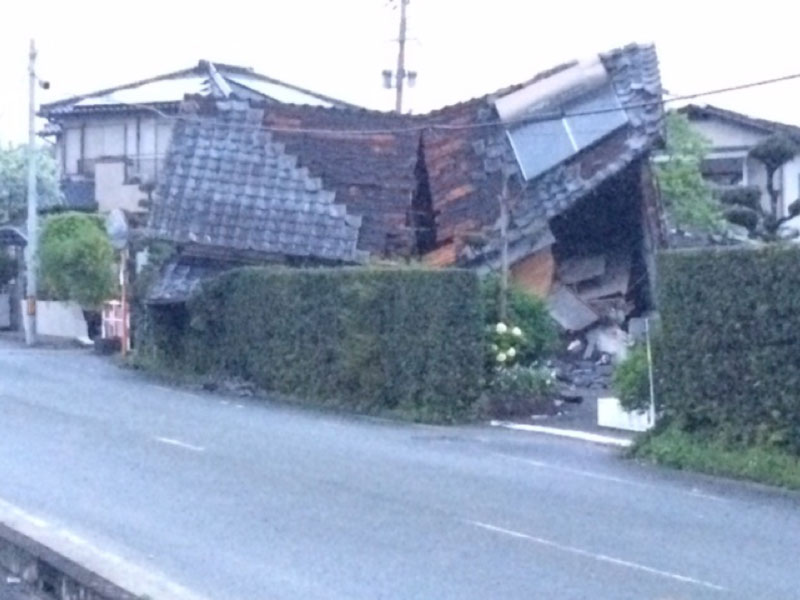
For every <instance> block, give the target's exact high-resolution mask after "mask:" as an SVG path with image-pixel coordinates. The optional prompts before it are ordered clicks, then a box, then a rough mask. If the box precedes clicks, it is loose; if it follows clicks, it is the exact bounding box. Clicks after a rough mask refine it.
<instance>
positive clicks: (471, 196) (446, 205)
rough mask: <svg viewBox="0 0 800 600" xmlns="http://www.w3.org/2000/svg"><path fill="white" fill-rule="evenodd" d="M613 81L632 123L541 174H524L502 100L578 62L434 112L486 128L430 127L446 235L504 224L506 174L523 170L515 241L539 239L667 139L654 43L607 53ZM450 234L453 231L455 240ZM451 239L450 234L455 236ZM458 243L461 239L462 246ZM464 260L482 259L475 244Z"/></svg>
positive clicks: (432, 167)
mask: <svg viewBox="0 0 800 600" xmlns="http://www.w3.org/2000/svg"><path fill="white" fill-rule="evenodd" d="M600 60H601V62H602V64H603V66H604V67H605V70H606V71H607V72H608V75H609V78H610V81H611V85H612V86H613V90H614V92H615V93H616V96H617V98H618V101H619V103H620V105H621V107H622V108H623V109H624V111H625V113H626V115H627V120H628V122H627V124H626V125H624V126H623V127H620V128H618V129H617V130H615V131H613V132H611V133H610V134H609V135H607V136H605V137H604V138H602V139H601V140H599V141H597V142H595V143H593V144H592V145H590V146H588V147H586V148H585V149H581V151H579V152H576V153H574V154H572V155H571V156H569V157H568V158H567V159H566V160H564V161H562V162H560V163H559V164H557V165H556V166H555V167H553V168H550V169H548V170H547V171H545V172H544V173H542V174H540V175H539V176H537V177H535V178H533V179H530V180H528V181H525V180H524V177H522V176H520V168H519V165H518V164H517V160H516V159H515V156H514V151H513V148H512V147H511V144H510V143H509V140H508V136H507V128H506V127H505V126H504V125H503V124H501V123H498V121H497V111H496V110H495V108H494V106H493V104H494V101H495V100H496V98H498V97H503V96H506V95H508V94H509V93H513V92H515V91H517V90H519V89H520V88H521V87H523V86H525V85H530V84H532V83H537V82H538V81H542V80H544V79H547V78H549V77H552V76H553V75H556V74H558V73H560V72H562V71H565V70H566V69H568V68H570V67H571V66H573V65H574V63H571V64H567V65H562V66H560V67H557V68H556V69H554V70H551V71H549V72H547V73H545V74H543V75H540V76H538V77H537V78H535V79H534V80H532V81H531V82H528V83H526V84H522V85H521V86H514V87H512V88H507V89H505V90H501V91H499V92H497V93H495V94H492V95H490V96H487V97H485V98H480V99H477V100H472V101H469V102H467V103H463V104H461V105H456V106H454V107H449V108H446V109H444V110H442V111H439V112H438V114H436V115H434V117H436V118H437V120H438V121H439V122H443V123H449V124H453V123H455V124H457V125H463V126H467V125H479V124H485V126H484V127H473V128H467V127H465V128H463V129H460V130H457V131H451V130H439V131H433V132H432V133H426V137H425V139H424V144H425V148H426V158H427V160H428V170H429V174H430V179H431V189H432V191H433V194H434V195H433V204H434V208H435V210H436V211H437V214H438V216H437V219H438V221H437V225H438V226H439V227H440V228H441V229H440V232H439V233H440V238H439V241H440V243H441V242H445V241H454V242H456V243H457V242H458V234H459V233H460V231H463V230H467V231H468V230H470V229H472V230H474V229H480V228H488V229H489V230H490V231H492V230H494V231H496V230H497V228H498V224H497V221H498V217H499V205H498V202H497V198H498V195H499V194H500V191H501V186H502V175H501V172H502V171H503V170H506V172H509V171H510V172H512V173H516V175H517V177H516V179H517V181H519V182H520V187H521V190H519V192H518V193H517V194H516V199H515V202H513V203H512V204H511V215H510V219H511V223H510V228H509V231H510V235H511V240H512V244H513V243H514V241H516V242H517V243H518V244H519V245H521V247H518V248H517V252H519V253H521V254H524V253H525V246H526V245H535V244H536V243H537V241H538V239H539V236H540V234H541V232H542V230H543V229H545V228H546V225H547V221H548V220H549V219H550V218H552V217H554V216H556V215H558V214H561V213H563V212H564V211H566V210H567V209H569V208H570V207H571V206H573V205H574V204H575V203H576V202H577V200H579V199H580V198H582V197H584V196H586V195H587V194H588V193H589V192H591V191H592V190H594V189H596V188H597V187H598V186H599V185H600V184H601V183H602V182H604V181H606V180H607V179H608V178H609V177H612V176H614V175H616V174H618V173H620V172H621V171H622V170H623V169H624V168H625V167H626V166H628V165H629V164H631V163H632V162H633V161H635V160H636V159H638V158H640V157H641V156H643V155H644V154H645V153H646V152H648V151H649V150H650V149H651V148H652V147H653V145H654V144H656V143H657V142H658V140H659V139H660V137H661V126H662V117H663V109H662V104H661V91H662V90H661V80H660V75H659V70H658V58H657V55H656V51H655V47H654V46H652V45H636V44H633V45H629V46H626V47H624V48H620V49H617V50H613V51H611V52H608V53H605V54H601V55H600ZM450 236H453V237H452V238H451V237H450ZM448 238H450V239H449V240H448ZM457 245H458V244H457ZM497 250H498V244H497V239H496V237H495V239H494V242H493V243H492V242H491V241H490V243H489V244H488V245H487V246H483V247H482V248H481V250H480V251H479V252H478V255H479V257H480V258H481V259H485V258H486V257H487V256H491V255H492V253H496V252H497ZM455 252H460V254H461V256H462V258H464V257H466V258H467V259H470V258H478V256H476V255H471V254H470V250H469V249H466V251H461V250H460V249H459V248H456V249H455Z"/></svg>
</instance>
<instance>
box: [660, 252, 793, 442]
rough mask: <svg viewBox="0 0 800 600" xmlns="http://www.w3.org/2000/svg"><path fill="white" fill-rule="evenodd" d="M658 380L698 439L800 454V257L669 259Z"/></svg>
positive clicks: (664, 259) (670, 255)
mask: <svg viewBox="0 0 800 600" xmlns="http://www.w3.org/2000/svg"><path fill="white" fill-rule="evenodd" d="M659 263H660V267H659V269H660V278H661V285H660V290H659V295H660V309H661V315H662V323H663V327H662V332H661V336H660V337H659V340H658V344H657V347H656V353H655V358H656V375H657V383H658V388H659V390H658V392H659V395H660V396H661V398H660V401H661V402H660V404H661V406H662V407H663V409H664V411H665V414H666V416H667V417H669V418H670V419H674V420H675V421H676V422H677V423H678V424H679V425H680V426H681V427H683V428H684V429H687V430H689V431H708V432H711V433H713V434H714V435H718V436H721V437H722V438H724V439H728V440H730V441H734V442H739V443H744V444H768V445H775V446H779V447H784V448H788V449H790V450H791V451H793V452H800V249H798V248H797V247H794V246H782V245H781V246H777V245H774V246H767V247H764V248H760V249H746V248H735V249H730V248H728V249H722V248H718V249H704V250H694V251H679V252H667V253H664V254H662V255H661V256H660V258H659Z"/></svg>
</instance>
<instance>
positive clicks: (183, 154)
mask: <svg viewBox="0 0 800 600" xmlns="http://www.w3.org/2000/svg"><path fill="white" fill-rule="evenodd" d="M216 108H217V110H218V111H219V112H218V114H217V115H215V116H216V119H214V120H211V119H209V120H208V121H203V120H201V119H193V118H189V119H187V120H183V121H180V122H179V123H178V124H177V125H176V129H175V134H174V137H173V142H172V146H171V149H170V153H169V155H168V157H167V163H166V165H167V166H166V173H165V176H164V178H163V180H162V183H161V186H160V188H159V190H158V192H157V193H156V196H155V199H154V203H153V208H152V211H151V214H150V231H151V234H152V235H153V236H154V237H156V238H161V239H166V240H169V241H172V242H176V243H193V244H197V245H202V246H212V247H217V248H227V249H231V250H237V251H247V252H249V253H262V254H282V255H288V256H294V257H302V258H311V259H324V260H335V261H342V262H359V261H361V260H363V259H364V258H365V254H364V253H363V252H361V251H360V250H358V249H357V247H356V245H357V242H358V236H359V228H360V221H359V220H358V219H352V218H350V217H349V216H348V214H347V209H346V207H345V206H343V205H340V204H336V203H335V202H334V200H335V194H333V193H331V192H330V191H328V190H323V189H322V185H321V182H320V180H319V179H318V178H312V177H310V176H309V174H308V170H307V169H304V168H298V167H297V166H296V165H297V159H296V157H293V156H290V155H287V154H285V153H284V152H283V150H282V147H280V145H278V144H276V143H274V142H273V141H272V140H271V138H270V136H269V135H268V134H266V133H265V132H256V133H255V134H252V135H251V134H249V133H246V132H244V131H245V130H243V126H248V125H254V124H255V125H258V124H260V123H261V122H262V119H263V112H262V111H260V110H254V109H252V108H250V107H249V104H248V103H246V102H238V101H234V100H226V101H218V102H216ZM187 116H190V115H187ZM220 119H221V120H222V121H223V124H220ZM212 156H213V160H214V161H215V163H218V169H217V168H216V166H217V165H216V164H215V168H214V169H210V168H208V163H209V159H210V157H212ZM275 158H277V160H274V159H275ZM320 222H325V224H326V227H325V228H324V229H322V228H320V227H319V226H318V224H319V223H320Z"/></svg>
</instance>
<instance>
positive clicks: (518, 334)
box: [511, 327, 522, 337]
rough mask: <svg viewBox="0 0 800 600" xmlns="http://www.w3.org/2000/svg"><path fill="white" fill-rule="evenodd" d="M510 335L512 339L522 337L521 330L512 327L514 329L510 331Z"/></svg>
mask: <svg viewBox="0 0 800 600" xmlns="http://www.w3.org/2000/svg"><path fill="white" fill-rule="evenodd" d="M511 335H513V336H514V337H522V329H520V328H519V327H514V329H512V330H511Z"/></svg>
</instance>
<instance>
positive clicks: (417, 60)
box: [0, 0, 800, 141]
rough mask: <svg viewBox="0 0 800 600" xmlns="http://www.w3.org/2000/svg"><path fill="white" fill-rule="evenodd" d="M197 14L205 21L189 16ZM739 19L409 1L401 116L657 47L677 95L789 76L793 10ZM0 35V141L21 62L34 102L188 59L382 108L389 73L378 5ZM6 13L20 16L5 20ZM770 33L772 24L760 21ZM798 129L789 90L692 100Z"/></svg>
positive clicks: (624, 9)
mask: <svg viewBox="0 0 800 600" xmlns="http://www.w3.org/2000/svg"><path fill="white" fill-rule="evenodd" d="M202 6H207V7H208V8H201V7H202ZM748 6H749V8H748V9H747V10H743V9H741V8H737V7H736V5H735V4H734V3H729V2H725V3H723V2H719V3H717V2H708V1H703V0H693V1H684V0H672V1H671V2H669V3H663V2H659V3H655V2H648V1H646V0H638V1H628V0H605V1H604V2H597V1H595V0H560V1H557V2H535V1H530V0H491V1H484V0H411V4H410V5H409V9H408V16H409V36H410V37H411V38H412V39H411V41H410V42H409V51H408V62H407V68H409V69H413V70H416V71H418V72H419V78H418V83H417V87H416V88H415V89H413V90H410V92H409V94H408V97H407V107H408V108H410V109H412V110H413V111H414V112H421V111H424V110H428V109H431V108H435V107H437V106H441V105H444V104H449V103H452V102H457V101H460V100H464V99H467V98H469V97H472V96H476V95H481V94H484V93H487V92H490V91H493V90H494V89H497V88H499V87H502V86H504V85H508V84H511V83H515V82H519V81H523V80H525V79H528V78H529V77H531V76H532V75H534V74H535V73H536V72H538V71H541V70H543V69H546V68H548V67H550V66H553V65H556V64H559V63H561V62H564V61H566V60H569V59H572V58H582V57H586V56H589V55H591V54H594V53H597V52H600V51H604V50H608V49H611V48H614V47H617V46H621V45H625V44H627V43H629V42H633V41H637V42H649V41H652V42H655V43H656V46H657V49H658V53H659V58H660V61H661V71H662V79H663V82H664V86H665V88H666V89H667V90H668V91H669V92H670V93H672V94H689V93H694V92H700V91H704V90H709V89H713V88H718V87H724V86H729V85H735V84H739V83H746V82H750V81H754V80H760V79H765V78H770V77H776V76H782V75H787V74H792V73H800V51H798V39H799V38H798V32H800V2H789V1H783V2H781V1H774V0H760V1H759V2H758V3H757V4H755V5H753V4H750V5H748ZM4 9H5V11H4V12H5V14H4V15H3V18H2V22H0V82H1V83H0V140H3V141H9V140H12V141H20V140H23V139H24V138H25V135H26V133H25V132H26V124H25V119H26V110H27V108H26V107H27V84H26V68H27V64H26V63H27V50H28V40H29V38H30V37H31V36H34V37H35V38H36V40H37V45H38V47H39V57H40V60H39V69H38V70H39V73H40V76H41V77H43V78H45V79H48V80H49V81H50V82H51V88H50V90H49V91H46V92H45V91H41V92H40V93H39V101H40V102H50V101H53V100H57V99H60V98H63V97H66V96H70V95H74V94H79V93H83V92H89V91H93V90H96V89H100V88H103V87H109V86H112V85H116V84H122V83H127V82H130V81H133V80H136V79H142V78H146V77H150V76H154V75H158V74H160V73H165V72H168V71H173V70H178V69H182V68H186V67H189V66H192V65H194V64H196V63H197V61H198V59H201V58H207V59H210V60H212V61H217V62H226V63H233V64H239V65H244V66H250V67H253V68H255V69H256V70H257V71H260V72H262V73H264V74H266V75H270V76H272V77H276V78H278V79H282V80H284V81H287V82H291V83H295V84H297V85H301V86H305V87H308V88H311V89H313V90H315V91H319V92H322V93H327V94H329V95H331V96H336V97H339V98H341V99H344V100H348V101H350V102H353V103H356V104H361V105H365V106H369V107H373V108H380V109H387V110H388V109H391V108H392V106H393V96H392V92H391V91H387V90H384V89H383V88H382V86H381V75H380V73H381V71H382V70H383V69H386V68H393V67H394V65H395V60H396V43H395V42H394V40H395V39H396V37H397V18H398V16H397V11H395V10H392V7H391V3H390V2H388V1H387V0H283V1H280V0H261V1H260V2H253V1H252V0H251V1H246V0H224V1H221V2H206V3H200V2H183V1H178V0H169V1H167V0H160V1H153V0H136V1H135V2H113V1H110V0H105V1H94V0H70V1H65V0H39V1H28V0H7V1H6V5H5V6H4ZM9 11H16V12H14V13H10V12H9ZM765 19H769V21H768V22H767V21H765ZM697 102H699V103H709V104H716V105H720V106H723V107H726V108H731V109H733V110H739V111H741V112H746V113H749V114H752V115H754V116H759V117H763V118H769V119H775V120H783V121H785V122H791V123H795V124H800V80H795V81H794V82H792V83H783V84H775V85H770V86H765V87H763V88H759V89H755V90H749V91H741V92H734V93H728V94H721V95H718V96H713V97H709V98H704V99H700V100H698V101H697Z"/></svg>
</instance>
